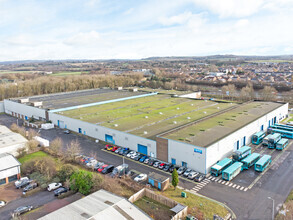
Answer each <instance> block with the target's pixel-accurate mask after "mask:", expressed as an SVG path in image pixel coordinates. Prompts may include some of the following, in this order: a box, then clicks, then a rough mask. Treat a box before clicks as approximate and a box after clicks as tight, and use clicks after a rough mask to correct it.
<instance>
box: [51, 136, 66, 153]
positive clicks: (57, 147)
mask: <svg viewBox="0 0 293 220" xmlns="http://www.w3.org/2000/svg"><path fill="white" fill-rule="evenodd" d="M62 146H63V142H62V139H61V138H59V137H58V138H55V139H54V140H53V141H52V142H51V144H50V148H49V150H50V153H51V154H52V155H54V156H61V154H62Z"/></svg>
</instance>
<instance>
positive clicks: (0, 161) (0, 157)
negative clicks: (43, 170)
mask: <svg viewBox="0 0 293 220" xmlns="http://www.w3.org/2000/svg"><path fill="white" fill-rule="evenodd" d="M20 165H21V163H20V162H19V161H18V160H17V159H16V158H15V157H14V156H13V155H11V154H8V153H3V154H0V171H2V170H7V169H9V168H12V167H16V166H20Z"/></svg>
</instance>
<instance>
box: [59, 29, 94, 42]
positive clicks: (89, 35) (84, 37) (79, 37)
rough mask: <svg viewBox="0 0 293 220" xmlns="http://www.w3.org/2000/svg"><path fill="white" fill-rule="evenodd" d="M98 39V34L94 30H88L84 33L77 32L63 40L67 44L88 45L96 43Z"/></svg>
mask: <svg viewBox="0 0 293 220" xmlns="http://www.w3.org/2000/svg"><path fill="white" fill-rule="evenodd" d="M99 40H100V34H99V33H98V32H96V31H90V32H86V33H78V34H76V35H74V36H71V37H69V38H68V39H66V40H64V43H65V44H68V45H90V44H96V43H97V42H98V41H99Z"/></svg>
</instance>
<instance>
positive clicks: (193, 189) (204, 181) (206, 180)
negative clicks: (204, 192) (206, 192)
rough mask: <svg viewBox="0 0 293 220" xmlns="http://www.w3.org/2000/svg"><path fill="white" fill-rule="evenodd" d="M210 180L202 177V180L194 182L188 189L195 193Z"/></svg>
mask: <svg viewBox="0 0 293 220" xmlns="http://www.w3.org/2000/svg"><path fill="white" fill-rule="evenodd" d="M210 182H211V181H210V180H209V179H208V178H207V179H204V180H203V181H202V182H200V183H198V184H196V185H195V186H194V187H193V188H192V189H191V190H190V191H192V192H194V193H197V192H198V191H199V190H201V189H202V188H203V187H205V186H206V185H207V184H208V183H210Z"/></svg>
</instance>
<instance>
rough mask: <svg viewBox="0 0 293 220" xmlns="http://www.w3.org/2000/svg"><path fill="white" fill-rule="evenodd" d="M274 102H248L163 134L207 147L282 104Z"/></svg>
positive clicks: (166, 136)
mask: <svg viewBox="0 0 293 220" xmlns="http://www.w3.org/2000/svg"><path fill="white" fill-rule="evenodd" d="M282 105H283V104H282V103H275V102H259V101H255V102H250V103H247V104H242V105H239V106H238V107H237V108H234V109H233V110H230V111H228V112H225V113H222V114H219V115H217V116H215V117H212V118H210V119H207V120H204V121H202V122H199V123H196V124H193V125H191V126H188V127H185V128H182V129H179V130H177V131H174V132H172V133H168V134H166V135H163V136H162V137H164V138H167V139H173V140H177V141H181V142H185V143H188V144H192V145H196V146H200V147H208V146H209V145H211V144H213V143H214V142H216V141H218V140H220V139H222V138H224V137H225V136H227V135H229V134H231V133H233V132H234V131H236V130H238V129H240V128H242V127H244V126H245V125H247V124H249V123H251V122H253V121H255V120H256V119H258V118H260V117H262V116H264V115H266V114H267V113H269V112H271V111H273V110H275V109H276V108H278V107H280V106H282Z"/></svg>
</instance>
